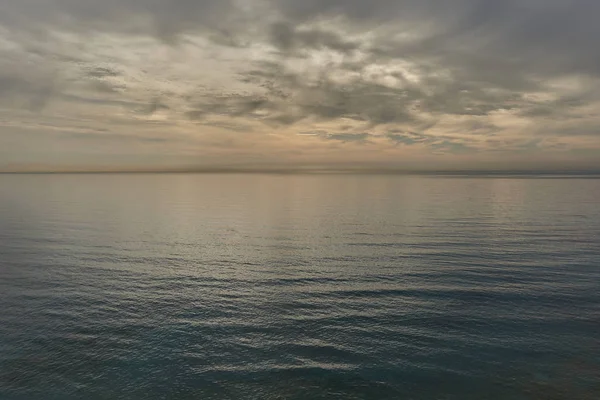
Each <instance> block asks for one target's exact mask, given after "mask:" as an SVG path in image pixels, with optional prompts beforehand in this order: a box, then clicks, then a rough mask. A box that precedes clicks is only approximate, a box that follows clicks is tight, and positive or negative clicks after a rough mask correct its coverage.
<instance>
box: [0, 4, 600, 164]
mask: <svg viewBox="0 0 600 400" xmlns="http://www.w3.org/2000/svg"><path fill="white" fill-rule="evenodd" d="M599 15H600V1H598V0H502V1H499V0H404V1H401V0H369V1H367V0H302V1H299V0H239V1H236V0H101V1H100V0H18V1H17V0H0V170H7V169H12V170H17V169H44V170H46V169H136V168H141V169H148V168H149V169H163V168H166V169H168V168H191V169H195V168H198V169H202V168H220V167H235V168H250V169H252V168H385V169H387V168H393V169H397V168H400V169H456V168H458V169H565V168H578V169H600V45H599V44H598V40H600V23H599V22H598V16H599Z"/></svg>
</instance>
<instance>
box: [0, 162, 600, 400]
mask: <svg viewBox="0 0 600 400" xmlns="http://www.w3.org/2000/svg"><path fill="white" fill-rule="evenodd" d="M121 398H122V399H192V398H194V399H321V398H322V399H569V400H572V399H598V398H600V180H599V179H575V178H568V179H562V178H560V179H559V178H554V179H549V178H544V179H541V178H514V177H513V178H510V177H508V178H507V177H505V178H503V177H493V178H490V177H432V176H429V177H417V176H415V177H411V176H375V175H373V176H367V175H364V176H351V175H306V176H302V175H290V176H284V175H194V174H182V175H176V174H162V175H161V174H157V175H152V174H138V175H135V174H132V175H124V174H113V175H110V174H109V175H0V399H3V400H5V399H10V400H12V399H24V400H25V399H26V400H35V399H121Z"/></svg>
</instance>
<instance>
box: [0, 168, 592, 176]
mask: <svg viewBox="0 0 600 400" xmlns="http://www.w3.org/2000/svg"><path fill="white" fill-rule="evenodd" d="M0 174H2V175H51V174H56V175H58V174H65V175H67V174H82V175H83V174H273V175H318V174H323V175H327V174H331V175H343V174H348V175H508V176H510V175H539V176H548V175H562V176H600V169H556V170H549V169H547V170H535V169H514V170H508V169H506V170H505V169H440V170H433V169H432V170H417V169H394V168H356V169H353V168H238V167H220V168H170V169H126V168H123V169H53V170H52V169H49V170H42V169H40V170H35V169H31V170H27V169H22V170H17V169H15V170H2V169H0Z"/></svg>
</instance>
